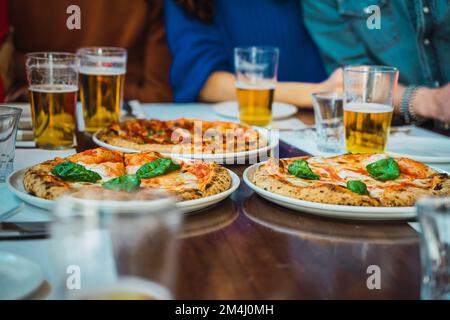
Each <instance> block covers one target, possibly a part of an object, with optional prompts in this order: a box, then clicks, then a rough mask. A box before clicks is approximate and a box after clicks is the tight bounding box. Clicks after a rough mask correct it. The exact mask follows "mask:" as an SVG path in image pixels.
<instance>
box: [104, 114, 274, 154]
mask: <svg viewBox="0 0 450 320" xmlns="http://www.w3.org/2000/svg"><path fill="white" fill-rule="evenodd" d="M97 138H98V139H99V140H101V141H103V142H105V143H107V144H109V145H112V146H116V147H122V148H127V149H132V150H139V151H157V152H164V153H169V152H170V153H174V154H178V153H194V154H197V153H208V154H223V153H233V152H241V151H249V150H255V149H259V148H261V147H264V146H266V145H267V140H266V139H265V138H264V137H263V136H262V135H261V134H260V133H259V132H258V131H257V130H255V129H253V128H251V127H249V126H246V125H242V124H238V123H232V122H225V121H204V120H196V119H184V118H183V119H177V120H168V121H164V120H154V119H133V120H126V121H123V122H120V123H113V124H112V125H110V126H109V127H108V128H106V129H104V130H101V131H100V132H98V134H97Z"/></svg>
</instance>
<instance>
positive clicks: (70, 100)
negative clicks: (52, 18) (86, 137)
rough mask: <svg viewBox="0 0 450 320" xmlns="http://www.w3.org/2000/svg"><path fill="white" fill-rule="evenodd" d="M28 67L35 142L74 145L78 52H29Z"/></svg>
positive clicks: (64, 146) (42, 145)
mask: <svg viewBox="0 0 450 320" xmlns="http://www.w3.org/2000/svg"><path fill="white" fill-rule="evenodd" d="M26 70H27V78H28V86H29V91H30V102H31V113H32V120H33V128H34V135H35V141H36V146H37V147H39V148H43V149H67V148H71V147H73V145H74V141H75V110H76V105H77V92H78V60H77V58H76V56H75V55H74V54H72V53H62V52H37V53H29V54H27V55H26Z"/></svg>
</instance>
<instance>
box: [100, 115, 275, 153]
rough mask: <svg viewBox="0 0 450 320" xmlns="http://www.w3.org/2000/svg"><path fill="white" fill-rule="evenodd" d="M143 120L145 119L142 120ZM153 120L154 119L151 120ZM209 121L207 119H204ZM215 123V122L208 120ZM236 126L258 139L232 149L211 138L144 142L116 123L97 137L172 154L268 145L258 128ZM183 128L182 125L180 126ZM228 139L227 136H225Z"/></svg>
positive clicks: (109, 141) (237, 149) (104, 140)
mask: <svg viewBox="0 0 450 320" xmlns="http://www.w3.org/2000/svg"><path fill="white" fill-rule="evenodd" d="M141 121H143V120H141ZM149 121H153V120H149ZM173 122H176V120H170V121H167V123H173ZM204 122H207V121H204ZM208 123H211V124H214V122H208ZM233 125H235V126H239V127H241V128H243V129H246V130H251V131H252V132H253V134H255V135H256V137H257V139H256V141H252V143H245V144H244V143H242V144H236V143H234V144H233V145H232V147H231V149H232V150H228V149H226V148H227V147H226V146H224V145H220V146H217V147H216V148H214V146H213V144H209V142H210V141H209V139H207V138H205V140H204V142H205V143H206V144H205V145H203V146H202V145H199V146H195V147H194V146H192V145H191V143H189V144H172V143H165V144H164V143H160V144H158V143H144V142H142V141H141V139H140V138H139V136H134V137H133V136H130V137H123V136H121V134H119V133H118V130H120V124H119V123H115V124H113V125H111V126H110V127H109V128H107V129H104V130H101V131H99V132H98V133H97V138H98V139H99V140H100V141H103V142H105V143H107V144H109V145H111V146H115V147H121V148H126V149H130V150H137V151H156V152H161V153H172V154H201V153H204V154H223V153H225V154H226V153H236V152H244V151H250V150H257V149H260V148H263V147H266V146H267V145H268V141H267V139H266V138H265V137H264V136H263V135H261V134H260V133H258V132H257V131H256V130H254V129H252V128H251V127H249V126H247V125H243V124H234V123H233ZM180 128H182V127H180ZM224 139H226V138H224Z"/></svg>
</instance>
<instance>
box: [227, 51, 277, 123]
mask: <svg viewBox="0 0 450 320" xmlns="http://www.w3.org/2000/svg"><path fill="white" fill-rule="evenodd" d="M279 55H280V50H279V49H278V48H275V47H244V48H235V49H234V66H235V73H236V88H237V100H238V104H239V119H240V121H241V122H242V123H245V124H248V125H255V126H261V127H266V126H269V125H270V123H271V121H272V101H273V96H274V91H275V85H276V83H277V73H278V59H279Z"/></svg>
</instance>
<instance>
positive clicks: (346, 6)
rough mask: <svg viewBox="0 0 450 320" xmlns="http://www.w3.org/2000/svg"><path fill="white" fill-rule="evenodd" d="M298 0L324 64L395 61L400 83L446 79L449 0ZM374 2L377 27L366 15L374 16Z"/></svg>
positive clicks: (449, 69)
mask: <svg viewBox="0 0 450 320" xmlns="http://www.w3.org/2000/svg"><path fill="white" fill-rule="evenodd" d="M300 2H301V4H302V5H303V11H304V13H305V23H306V25H307V26H308V28H309V30H310V32H311V35H312V36H313V38H314V40H315V41H316V43H317V45H318V46H319V47H320V49H321V50H322V57H323V59H324V62H325V64H326V66H327V68H328V70H333V69H335V68H336V67H339V66H342V65H347V64H379V65H388V66H395V67H397V68H398V69H399V70H400V82H401V83H403V84H405V85H425V86H430V87H439V86H441V85H444V84H446V83H448V82H450V1H449V0H421V1H405V0H358V1H356V0H320V1H318V0H299V3H300ZM373 5H376V6H378V8H379V10H380V11H379V12H380V15H379V16H378V17H379V23H380V24H379V26H378V27H372V26H371V25H370V24H371V21H374V20H370V18H371V17H376V16H377V15H376V12H375V11H373V9H372V8H373ZM375 8H376V7H375ZM368 26H371V27H370V28H369V27H368Z"/></svg>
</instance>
